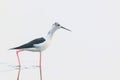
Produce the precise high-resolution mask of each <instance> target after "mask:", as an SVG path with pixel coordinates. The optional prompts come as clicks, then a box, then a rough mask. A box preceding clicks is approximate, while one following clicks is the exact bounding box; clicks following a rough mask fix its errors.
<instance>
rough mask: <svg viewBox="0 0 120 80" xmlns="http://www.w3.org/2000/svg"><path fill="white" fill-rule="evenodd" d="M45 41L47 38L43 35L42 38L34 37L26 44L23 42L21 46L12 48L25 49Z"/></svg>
mask: <svg viewBox="0 0 120 80" xmlns="http://www.w3.org/2000/svg"><path fill="white" fill-rule="evenodd" d="M44 41H45V38H43V37H41V38H37V39H34V40H32V41H30V42H28V43H26V44H23V45H21V46H18V47H15V48H11V49H23V48H32V47H34V46H33V45H34V44H39V43H43V42H44Z"/></svg>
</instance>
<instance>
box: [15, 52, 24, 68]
mask: <svg viewBox="0 0 120 80" xmlns="http://www.w3.org/2000/svg"><path fill="white" fill-rule="evenodd" d="M21 51H23V50H18V51H16V55H17V59H18V63H19V67H20V66H21V64H20V58H19V52H21Z"/></svg>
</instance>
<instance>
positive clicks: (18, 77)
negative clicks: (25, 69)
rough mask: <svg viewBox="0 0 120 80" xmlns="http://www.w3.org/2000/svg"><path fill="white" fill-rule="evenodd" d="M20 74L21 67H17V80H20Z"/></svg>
mask: <svg viewBox="0 0 120 80" xmlns="http://www.w3.org/2000/svg"><path fill="white" fill-rule="evenodd" d="M20 72H21V67H19V69H18V76H17V80H19V79H20Z"/></svg>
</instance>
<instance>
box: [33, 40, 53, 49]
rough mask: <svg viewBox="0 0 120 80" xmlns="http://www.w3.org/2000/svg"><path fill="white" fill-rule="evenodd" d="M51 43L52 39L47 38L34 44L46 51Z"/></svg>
mask: <svg viewBox="0 0 120 80" xmlns="http://www.w3.org/2000/svg"><path fill="white" fill-rule="evenodd" d="M50 43H51V39H49V40H46V41H45V42H43V43H39V44H34V47H35V48H36V49H37V50H38V51H44V50H45V49H47V48H48V46H49V45H50Z"/></svg>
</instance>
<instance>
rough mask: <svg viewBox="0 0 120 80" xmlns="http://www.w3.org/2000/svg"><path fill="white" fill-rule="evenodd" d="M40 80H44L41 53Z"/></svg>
mask: <svg viewBox="0 0 120 80" xmlns="http://www.w3.org/2000/svg"><path fill="white" fill-rule="evenodd" d="M40 80H42V55H41V51H40Z"/></svg>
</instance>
